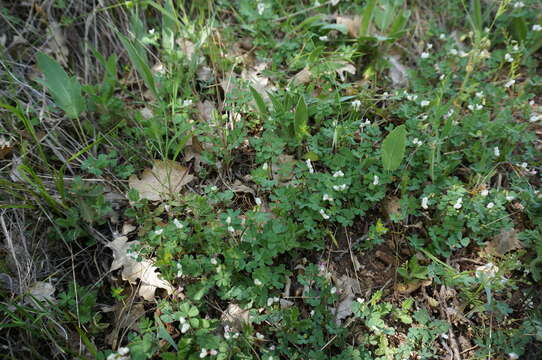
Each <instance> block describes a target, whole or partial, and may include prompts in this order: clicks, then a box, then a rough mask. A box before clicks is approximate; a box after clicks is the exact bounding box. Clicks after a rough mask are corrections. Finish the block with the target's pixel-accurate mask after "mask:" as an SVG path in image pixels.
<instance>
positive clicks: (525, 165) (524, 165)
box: [519, 162, 529, 169]
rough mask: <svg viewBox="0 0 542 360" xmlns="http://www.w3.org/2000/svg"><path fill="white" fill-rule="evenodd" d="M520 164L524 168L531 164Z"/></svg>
mask: <svg viewBox="0 0 542 360" xmlns="http://www.w3.org/2000/svg"><path fill="white" fill-rule="evenodd" d="M519 166H521V167H522V168H524V169H527V166H529V164H527V163H526V162H522V163H521V164H520V165H519Z"/></svg>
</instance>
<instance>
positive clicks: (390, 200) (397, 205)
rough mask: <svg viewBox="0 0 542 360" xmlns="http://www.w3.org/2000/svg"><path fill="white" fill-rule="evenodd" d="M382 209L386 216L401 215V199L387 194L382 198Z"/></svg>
mask: <svg viewBox="0 0 542 360" xmlns="http://www.w3.org/2000/svg"><path fill="white" fill-rule="evenodd" d="M384 211H385V212H386V215H387V216H388V217H391V216H392V215H393V216H396V217H397V216H401V199H399V198H398V197H397V196H388V197H387V198H386V199H385V200H384Z"/></svg>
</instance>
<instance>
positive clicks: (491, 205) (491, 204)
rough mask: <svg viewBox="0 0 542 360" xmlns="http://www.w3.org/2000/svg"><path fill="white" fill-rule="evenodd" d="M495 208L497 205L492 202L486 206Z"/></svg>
mask: <svg viewBox="0 0 542 360" xmlns="http://www.w3.org/2000/svg"><path fill="white" fill-rule="evenodd" d="M494 206H495V203H493V202H490V203H489V204H487V205H486V208H488V209H493V207H494Z"/></svg>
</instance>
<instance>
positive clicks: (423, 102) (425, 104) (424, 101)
mask: <svg viewBox="0 0 542 360" xmlns="http://www.w3.org/2000/svg"><path fill="white" fill-rule="evenodd" d="M430 103H431V102H430V101H428V100H422V102H421V103H420V106H421V107H426V106H429V104H430Z"/></svg>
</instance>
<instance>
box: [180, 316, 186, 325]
mask: <svg viewBox="0 0 542 360" xmlns="http://www.w3.org/2000/svg"><path fill="white" fill-rule="evenodd" d="M179 322H180V323H181V324H185V323H186V318H185V317H183V316H181V317H180V318H179Z"/></svg>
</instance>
